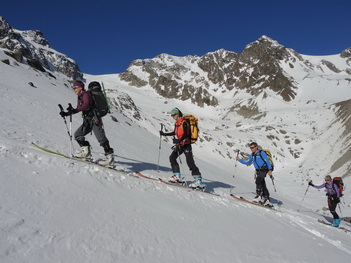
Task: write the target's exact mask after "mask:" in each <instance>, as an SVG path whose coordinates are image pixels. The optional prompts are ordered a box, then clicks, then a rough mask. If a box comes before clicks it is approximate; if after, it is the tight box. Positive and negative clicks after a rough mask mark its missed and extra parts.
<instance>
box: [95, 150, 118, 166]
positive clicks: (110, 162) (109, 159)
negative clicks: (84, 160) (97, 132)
mask: <svg viewBox="0 0 351 263" xmlns="http://www.w3.org/2000/svg"><path fill="white" fill-rule="evenodd" d="M97 163H98V164H99V165H102V166H108V167H114V165H115V157H114V156H113V153H109V154H106V158H105V159H103V160H99V161H98V162H97Z"/></svg>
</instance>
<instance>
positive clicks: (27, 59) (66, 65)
mask: <svg viewBox="0 0 351 263" xmlns="http://www.w3.org/2000/svg"><path fill="white" fill-rule="evenodd" d="M0 48H2V49H4V53H5V54H6V55H8V56H10V57H12V58H14V59H15V60H16V61H17V62H19V63H25V64H28V65H30V66H31V67H33V68H35V69H36V70H39V71H41V72H48V73H49V75H51V76H52V77H53V75H52V74H51V73H50V72H55V71H57V72H60V73H63V74H65V75H66V76H67V77H69V78H73V79H77V78H82V77H83V74H82V73H81V72H80V70H79V68H78V65H77V63H76V62H74V61H73V60H72V59H70V58H68V57H67V56H66V55H64V54H61V53H59V52H57V51H55V50H53V49H51V48H50V46H49V42H48V41H47V40H46V39H45V38H44V34H43V33H42V32H41V31H39V30H28V31H20V30H16V29H13V28H12V27H11V26H10V24H9V23H8V22H7V21H6V20H5V19H4V18H3V17H0Z"/></svg>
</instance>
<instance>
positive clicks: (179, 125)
mask: <svg viewBox="0 0 351 263" xmlns="http://www.w3.org/2000/svg"><path fill="white" fill-rule="evenodd" d="M174 134H175V137H176V139H178V140H180V144H181V145H185V144H189V143H190V128H189V124H188V122H187V121H186V120H184V119H183V118H179V119H178V120H177V122H176V123H175V128H174Z"/></svg>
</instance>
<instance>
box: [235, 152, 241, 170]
mask: <svg viewBox="0 0 351 263" xmlns="http://www.w3.org/2000/svg"><path fill="white" fill-rule="evenodd" d="M239 153H240V151H239V150H237V153H236V161H235V167H236V166H237V164H238V159H237V158H238V157H239Z"/></svg>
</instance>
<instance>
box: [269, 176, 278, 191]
mask: <svg viewBox="0 0 351 263" xmlns="http://www.w3.org/2000/svg"><path fill="white" fill-rule="evenodd" d="M270 178H271V179H272V184H273V188H274V192H277V189H275V185H274V178H273V176H270Z"/></svg>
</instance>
